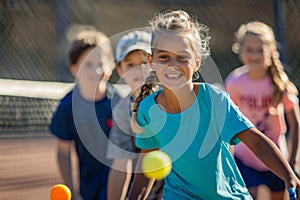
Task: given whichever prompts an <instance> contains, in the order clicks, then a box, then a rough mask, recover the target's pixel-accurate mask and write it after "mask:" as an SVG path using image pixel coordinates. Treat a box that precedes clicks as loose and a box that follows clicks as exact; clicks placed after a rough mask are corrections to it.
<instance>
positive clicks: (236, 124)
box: [221, 94, 254, 144]
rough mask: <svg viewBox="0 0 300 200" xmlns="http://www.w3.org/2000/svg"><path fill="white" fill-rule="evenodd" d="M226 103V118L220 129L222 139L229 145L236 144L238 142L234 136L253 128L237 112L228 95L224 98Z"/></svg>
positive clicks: (247, 120)
mask: <svg viewBox="0 0 300 200" xmlns="http://www.w3.org/2000/svg"><path fill="white" fill-rule="evenodd" d="M224 99H225V101H226V105H227V106H226V107H227V110H226V117H225V123H224V126H223V128H222V133H221V136H222V137H223V138H222V139H223V140H225V141H227V142H229V143H230V144H237V143H239V142H240V140H239V139H238V138H237V137H235V135H236V134H238V133H240V132H242V131H244V130H247V129H249V128H252V127H254V125H253V124H252V123H251V122H250V120H249V119H248V118H246V117H245V116H244V115H243V114H242V113H241V112H240V110H239V108H238V106H236V105H235V104H234V102H233V101H232V100H231V99H230V98H229V95H227V94H226V95H225V97H224Z"/></svg>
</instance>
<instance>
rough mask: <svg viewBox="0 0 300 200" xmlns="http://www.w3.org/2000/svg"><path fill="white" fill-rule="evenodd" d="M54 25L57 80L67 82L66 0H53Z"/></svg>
mask: <svg viewBox="0 0 300 200" xmlns="http://www.w3.org/2000/svg"><path fill="white" fill-rule="evenodd" d="M55 11H56V16H55V17H56V18H55V27H56V30H55V31H56V69H57V70H56V71H57V77H56V79H57V80H58V81H62V82H68V81H70V80H69V79H70V78H69V74H70V72H69V68H68V62H67V50H68V41H67V38H66V31H67V29H68V27H69V24H70V22H69V3H68V0H55Z"/></svg>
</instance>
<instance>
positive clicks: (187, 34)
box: [129, 10, 300, 200]
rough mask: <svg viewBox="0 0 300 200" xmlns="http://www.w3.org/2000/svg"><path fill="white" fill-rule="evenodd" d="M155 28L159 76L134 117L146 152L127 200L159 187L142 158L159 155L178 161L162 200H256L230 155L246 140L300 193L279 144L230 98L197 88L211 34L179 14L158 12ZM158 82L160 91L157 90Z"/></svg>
mask: <svg viewBox="0 0 300 200" xmlns="http://www.w3.org/2000/svg"><path fill="white" fill-rule="evenodd" d="M151 25H152V28H153V29H152V31H153V32H152V43H151V45H152V59H151V64H152V67H153V73H151V76H150V77H149V78H148V79H147V83H146V84H145V85H144V86H143V87H142V88H141V93H140V95H139V96H138V97H137V98H136V100H135V102H136V104H135V106H134V110H133V115H132V126H133V129H134V130H135V132H137V133H140V134H139V135H137V136H136V137H137V138H136V145H137V146H138V147H139V148H141V149H142V154H141V155H140V158H139V162H138V164H137V169H136V170H137V171H136V172H137V173H136V175H135V178H134V181H133V185H132V190H131V193H130V195H129V199H134V200H135V199H138V196H139V194H140V193H141V192H142V191H143V190H144V189H143V188H146V187H147V186H148V187H151V183H152V182H153V181H149V180H148V179H146V178H145V176H144V175H143V174H142V173H138V172H141V170H140V168H141V165H140V163H141V160H142V159H143V156H144V155H145V154H144V153H147V152H149V151H153V150H157V149H160V150H161V151H164V152H165V153H167V154H168V155H169V156H170V158H171V159H172V170H171V172H170V174H169V175H168V176H167V177H166V178H165V186H164V193H163V199H164V200H174V199H176V200H178V199H179V200H181V199H251V196H250V194H249V192H248V191H247V188H246V186H245V184H244V181H243V179H242V177H241V175H240V172H239V171H238V169H237V166H236V164H235V162H234V160H233V158H232V156H231V154H230V151H229V149H228V146H229V144H236V143H238V142H239V141H240V140H241V141H242V142H244V143H245V144H246V145H247V146H248V147H249V148H250V149H251V150H252V151H253V152H254V153H255V154H256V155H257V157H259V158H260V159H261V160H262V161H263V162H264V163H265V164H266V165H267V166H268V167H269V168H270V169H271V170H272V171H273V172H274V173H276V174H277V175H278V176H279V177H281V178H282V179H283V180H284V181H285V184H286V187H287V188H289V187H295V188H297V189H299V185H300V181H299V180H298V179H297V177H296V176H295V175H294V173H293V171H292V169H291V168H290V166H289V164H288V162H287V161H286V160H285V158H284V157H283V156H282V154H281V153H280V151H279V150H278V148H277V147H276V145H274V143H273V142H272V141H271V140H269V139H268V138H267V137H266V136H264V135H263V134H262V133H261V132H260V131H258V130H257V129H256V128H255V127H253V125H252V124H251V123H250V122H249V120H248V119H247V118H246V117H244V116H243V115H242V114H241V113H240V112H239V110H238V108H237V107H236V106H235V105H234V103H233V102H232V101H231V100H230V98H229V97H228V95H227V94H226V93H225V92H223V91H220V90H219V89H217V88H215V87H214V86H211V85H209V84H205V83H194V82H192V77H193V75H195V74H196V73H195V72H198V70H199V66H200V63H201V60H202V59H204V58H205V57H206V56H208V55H209V47H208V40H209V36H208V34H207V31H206V30H207V28H206V27H205V26H204V25H200V24H199V23H197V22H196V21H195V20H193V19H192V18H191V17H190V16H189V15H188V14H187V13H186V12H184V11H181V10H177V11H169V12H167V13H164V14H158V15H157V16H156V17H155V18H154V19H153V21H152V22H151ZM158 84H159V85H160V87H161V88H162V89H161V90H159V91H155V88H160V87H157V85H158ZM299 191H300V190H298V192H299Z"/></svg>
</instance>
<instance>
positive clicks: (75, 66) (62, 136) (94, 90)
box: [50, 30, 115, 200]
mask: <svg viewBox="0 0 300 200" xmlns="http://www.w3.org/2000/svg"><path fill="white" fill-rule="evenodd" d="M113 61H114V60H113V54H112V49H111V45H110V41H109V39H108V38H107V36H106V35H104V34H103V33H102V32H99V31H96V30H90V31H84V32H81V33H80V34H79V35H78V36H77V37H76V38H75V39H74V41H73V43H72V46H71V49H70V51H69V62H70V71H71V73H72V74H73V75H74V77H76V85H75V87H74V89H73V90H72V91H71V92H69V93H68V94H67V95H66V96H65V97H64V98H63V99H62V100H61V102H60V104H59V106H58V108H57V110H56V112H55V114H54V116H53V119H52V123H51V127H50V129H51V131H52V133H53V134H54V135H55V136H56V137H57V142H58V143H57V158H58V164H59V168H60V172H61V175H62V178H63V181H64V184H66V185H67V186H69V187H70V189H71V191H72V199H74V200H77V199H84V200H106V199H107V197H106V193H107V177H108V172H109V167H108V166H107V165H106V164H105V162H104V161H105V160H104V159H105V154H106V148H107V147H106V146H107V145H106V142H107V139H106V137H108V134H109V131H110V128H111V118H112V111H111V99H110V95H109V88H110V86H109V84H108V82H107V81H108V79H109V77H110V75H111V73H112V70H113V69H114V68H115V65H114V62H113ZM90 107H92V108H93V111H94V112H96V113H94V112H89V111H88V110H87V108H90ZM99 130H100V131H99ZM98 138H100V139H99V140H98ZM86 141H89V143H87V142H86ZM90 141H95V144H94V143H91V142H90ZM73 143H74V145H75V148H76V153H77V157H78V163H76V164H78V169H79V191H76V188H75V187H74V180H73V177H72V165H71V147H72V145H73ZM94 147H95V152H97V153H96V154H97V155H99V157H97V156H95V155H96V154H95V155H92V153H91V148H94ZM99 158H101V159H102V160H101V161H100V160H99Z"/></svg>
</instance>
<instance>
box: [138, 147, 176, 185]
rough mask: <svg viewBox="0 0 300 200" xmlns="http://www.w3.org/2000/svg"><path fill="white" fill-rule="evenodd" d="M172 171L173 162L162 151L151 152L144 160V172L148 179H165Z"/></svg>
mask: <svg viewBox="0 0 300 200" xmlns="http://www.w3.org/2000/svg"><path fill="white" fill-rule="evenodd" d="M171 169H172V160H171V158H170V157H169V156H168V154H166V153H164V152H162V151H151V152H149V153H147V154H146V155H145V156H144V158H143V160H142V171H143V173H144V174H145V176H146V177H147V178H150V179H157V180H160V179H163V178H164V177H166V176H167V175H168V174H169V173H170V171H171Z"/></svg>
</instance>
